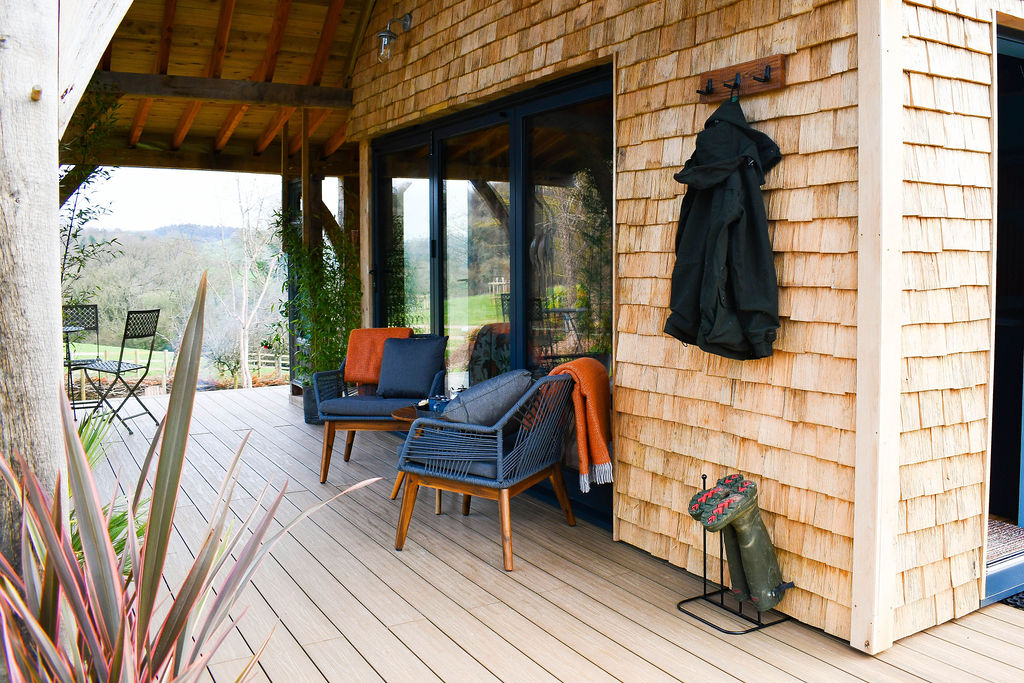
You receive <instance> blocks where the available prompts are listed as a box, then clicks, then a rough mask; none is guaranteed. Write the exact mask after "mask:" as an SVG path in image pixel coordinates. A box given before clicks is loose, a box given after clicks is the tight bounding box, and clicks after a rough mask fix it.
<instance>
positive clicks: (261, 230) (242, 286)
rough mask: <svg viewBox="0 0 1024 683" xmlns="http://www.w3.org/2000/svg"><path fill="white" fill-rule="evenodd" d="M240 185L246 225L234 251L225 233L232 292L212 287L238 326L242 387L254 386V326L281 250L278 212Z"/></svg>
mask: <svg viewBox="0 0 1024 683" xmlns="http://www.w3.org/2000/svg"><path fill="white" fill-rule="evenodd" d="M236 188H237V191H238V207H239V209H240V210H241V213H242V225H241V226H240V227H239V228H238V230H237V232H236V234H235V238H236V239H235V240H234V242H236V243H237V245H238V246H237V247H236V248H235V249H234V250H232V249H231V248H230V247H229V240H228V239H227V236H226V235H224V234H222V236H221V248H222V251H223V258H224V266H225V267H224V272H225V273H226V274H227V276H228V284H229V286H230V292H225V293H224V294H223V295H222V294H221V292H220V291H218V288H217V286H212V287H211V289H212V291H213V293H214V296H215V297H216V299H217V300H218V301H219V302H220V303H221V305H222V306H223V307H224V310H225V311H227V313H228V315H229V317H230V318H232V319H233V320H234V322H235V323H236V324H237V326H238V327H237V329H238V366H239V368H240V370H241V372H240V374H241V386H242V388H243V389H249V388H252V373H251V372H250V371H249V348H250V340H251V337H252V332H253V329H254V328H255V327H256V326H257V324H259V322H260V314H261V312H262V309H263V302H264V299H265V298H266V296H267V292H268V291H269V290H270V289H271V287H270V284H271V281H272V280H273V279H274V275H275V273H276V272H277V270H278V268H279V266H280V263H281V250H280V249H279V248H277V247H276V246H275V244H274V238H275V235H276V230H275V224H274V223H275V221H274V215H275V214H274V212H273V211H270V210H268V209H267V207H266V201H265V198H264V197H261V196H259V195H258V194H257V192H256V190H255V187H254V186H251V185H250V186H249V187H248V188H244V189H243V187H242V184H241V183H240V182H238V183H236ZM232 252H234V253H232ZM211 284H212V283H211ZM275 289H276V288H275Z"/></svg>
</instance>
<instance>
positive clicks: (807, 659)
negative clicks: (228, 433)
mask: <svg viewBox="0 0 1024 683" xmlns="http://www.w3.org/2000/svg"><path fill="white" fill-rule="evenodd" d="M348 464H349V465H351V464H352V463H351V462H350V463H348ZM453 498H454V497H449V496H446V499H448V500H452V499H453ZM526 501H529V503H530V504H531V505H532V506H535V507H536V508H537V509H538V512H539V513H540V514H536V515H529V516H524V520H525V521H524V522H523V524H524V525H525V526H527V527H529V528H528V529H526V530H524V531H525V535H526V536H527V537H529V538H530V540H531V541H533V542H537V543H539V544H540V545H542V546H543V547H544V548H545V549H546V550H548V551H551V552H552V553H554V554H557V555H559V556H560V557H562V558H564V559H565V560H567V561H568V562H570V563H571V564H573V565H575V566H578V567H585V568H586V570H587V571H588V572H594V573H597V574H600V575H601V576H602V577H604V578H606V579H612V578H616V577H619V578H620V580H621V579H628V576H625V575H627V574H629V573H630V570H629V569H628V568H625V567H623V566H621V565H619V564H616V563H614V562H613V561H611V560H609V559H608V558H606V557H603V556H601V555H600V554H597V553H594V552H592V551H590V549H589V548H584V547H580V546H579V545H577V544H575V543H573V544H567V543H565V536H566V535H567V534H573V533H574V532H575V531H576V529H571V528H569V527H567V526H566V525H565V524H564V519H561V512H560V511H559V510H558V509H557V508H553V507H551V506H546V505H544V504H543V503H541V502H539V501H533V500H529V499H524V500H523V504H525V503H526ZM479 504H480V505H483V506H487V505H488V501H480V502H479ZM492 507H493V506H492ZM553 511H555V514H552V512H553ZM520 516H523V515H520ZM549 517H550V518H552V519H554V518H555V517H557V518H558V519H554V522H552V521H551V519H549ZM516 519H518V518H517V516H516V515H515V514H514V515H513V526H514V527H515V526H516V524H517V523H516ZM559 519H561V522H562V524H561V526H552V527H549V526H548V525H549V524H556V525H557V522H558V521H559ZM541 520H543V522H541ZM491 521H492V522H493V524H492V526H494V525H496V522H495V521H494V520H493V519H492V520H491ZM587 526H589V525H587ZM578 528H580V529H582V528H586V527H585V526H584V525H580V526H579V527H578ZM496 533H497V529H496V527H495V528H494V530H493V533H492V534H491V535H492V536H494V534H496ZM522 535H523V534H522V533H518V534H517V533H516V532H514V533H513V537H514V538H517V537H520V536H522ZM601 540H602V541H605V542H607V540H608V539H607V536H605V537H604V538H602V539H601ZM513 545H515V541H513ZM620 547H622V546H620ZM623 549H625V550H627V552H628V553H629V554H635V555H637V556H639V553H636V551H632V550H630V549H627V548H623ZM403 552H404V551H403ZM671 571H672V572H673V573H674V575H675V576H674V578H675V579H676V581H677V582H678V581H679V578H680V577H681V576H683V575H682V573H681V572H680V571H679V570H671ZM687 583H689V584H690V585H687V586H685V587H683V588H682V590H679V592H678V593H671V592H670V593H669V594H667V595H661V596H659V597H661V598H662V599H661V600H660V601H655V600H650V602H651V603H652V604H654V605H670V606H671V607H672V609H673V610H674V606H675V600H677V599H678V597H679V596H682V595H692V594H693V593H694V592H695V591H696V590H698V588H697V585H696V582H692V581H688V582H687ZM672 616H673V618H675V614H674V613H672ZM737 625H741V624H739V623H738V624H737ZM697 626H698V628H701V629H702V630H704V631H706V632H709V633H711V632H713V631H712V630H711V629H710V627H707V626H704V625H702V624H697ZM764 637H766V636H765V634H757V636H755V637H753V638H748V639H738V640H736V642H735V645H736V647H737V648H739V649H742V650H745V651H747V652H749V653H750V654H755V655H756V654H757V653H758V652H759V651H761V652H763V653H768V654H767V655H763V656H767V657H768V658H769V661H773V660H774V661H777V662H778V665H779V668H780V669H782V670H787V669H788V670H798V671H802V672H807V673H816V674H817V676H818V677H821V676H826V675H827V676H830V677H832V678H837V679H839V680H843V678H844V673H843V672H842V671H841V670H839V669H837V668H836V667H834V666H832V665H830V664H828V663H827V662H825V661H823V660H821V659H819V658H816V657H814V656H813V655H807V654H805V653H802V652H800V651H798V650H796V649H795V648H792V647H790V646H789V645H787V644H786V643H784V642H781V641H776V642H774V643H769V642H768V641H764V640H760V641H759V638H764ZM753 641H759V645H758V644H754V643H753Z"/></svg>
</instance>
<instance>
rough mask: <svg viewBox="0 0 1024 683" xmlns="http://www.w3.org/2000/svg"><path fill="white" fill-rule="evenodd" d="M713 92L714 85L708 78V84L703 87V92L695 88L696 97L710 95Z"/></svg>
mask: <svg viewBox="0 0 1024 683" xmlns="http://www.w3.org/2000/svg"><path fill="white" fill-rule="evenodd" d="M713 92H715V84H714V82H713V81H712V80H711V79H710V78H709V79H708V83H707V85H706V86H704V89H703V90H701V89H700V88H697V94H698V95H710V94H711V93H713Z"/></svg>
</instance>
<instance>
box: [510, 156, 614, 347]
mask: <svg viewBox="0 0 1024 683" xmlns="http://www.w3.org/2000/svg"><path fill="white" fill-rule="evenodd" d="M597 170H598V172H599V173H601V175H602V176H604V175H606V174H607V173H608V170H607V169H597ZM594 176H595V173H594V171H593V170H592V169H587V168H584V169H582V170H579V171H577V172H575V173H574V174H573V175H572V176H571V181H570V182H569V183H568V184H567V185H565V186H561V185H544V186H536V187H535V190H534V199H535V206H534V216H535V219H534V221H535V222H534V226H535V227H534V234H533V239H532V240H531V241H530V245H529V253H528V258H529V262H530V267H531V269H532V280H533V286H532V292H531V296H532V297H535V298H536V299H538V300H539V301H538V311H532V315H531V317H532V318H533V319H532V320H531V325H532V327H533V328H534V329H533V337H534V343H535V344H537V343H540V341H541V338H542V337H544V336H545V335H544V334H541V333H542V332H546V333H547V336H548V337H552V335H553V338H551V339H550V340H549V342H548V344H549V346H550V347H551V348H550V349H549V352H554V353H555V354H556V355H562V354H579V353H584V354H587V355H598V356H604V355H607V354H610V353H611V298H612V296H611V295H612V290H611V286H612V277H611V270H612V263H611V235H612V229H611V213H610V210H609V209H610V207H609V202H608V198H607V197H606V196H605V193H603V192H602V191H601V189H600V188H599V181H595V177H594ZM552 308H571V309H579V310H578V311H577V312H575V313H570V314H566V315H567V316H570V317H571V321H570V320H569V318H568V317H566V318H562V317H559V316H557V315H548V316H545V315H544V314H543V313H542V311H543V309H552ZM572 326H574V327H575V329H574V330H573V329H571V327H572ZM577 336H578V339H577Z"/></svg>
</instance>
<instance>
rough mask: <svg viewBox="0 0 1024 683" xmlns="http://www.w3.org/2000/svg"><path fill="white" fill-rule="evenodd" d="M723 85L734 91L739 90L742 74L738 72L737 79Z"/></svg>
mask: <svg viewBox="0 0 1024 683" xmlns="http://www.w3.org/2000/svg"><path fill="white" fill-rule="evenodd" d="M722 85H724V86H725V87H726V88H728V89H729V90H733V91H735V90H739V89H740V72H739V71H737V72H736V77H735V78H733V79H732V80H731V81H726V82H725V83H722Z"/></svg>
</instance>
